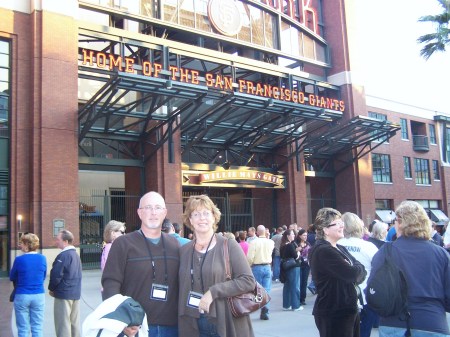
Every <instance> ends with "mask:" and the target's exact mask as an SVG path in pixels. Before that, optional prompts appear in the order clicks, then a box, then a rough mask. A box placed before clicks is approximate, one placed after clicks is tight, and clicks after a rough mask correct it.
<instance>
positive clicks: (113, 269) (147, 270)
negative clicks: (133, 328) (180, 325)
mask: <svg viewBox="0 0 450 337" xmlns="http://www.w3.org/2000/svg"><path fill="white" fill-rule="evenodd" d="M146 240H147V239H145V238H144V236H143V235H142V234H141V232H140V231H135V232H132V233H130V234H127V235H122V236H120V237H119V238H117V239H116V240H114V242H113V244H112V246H111V250H110V252H109V255H108V260H107V261H106V265H105V269H104V271H103V275H102V286H103V294H102V296H103V300H105V299H107V298H109V297H111V296H113V295H115V294H122V295H124V296H130V297H132V298H133V299H135V300H136V301H138V302H139V303H140V304H141V305H142V307H143V308H144V310H145V313H146V314H147V321H148V323H149V324H154V325H170V326H174V325H176V324H177V319H176V317H177V313H178V277H177V276H178V268H179V252H178V250H179V247H180V245H179V243H178V240H177V239H176V238H174V237H173V236H170V235H169V234H166V233H162V237H161V239H160V240H159V243H158V244H157V245H154V244H152V243H148V245H147V242H146ZM162 240H164V246H165V256H166V258H165V259H164V251H163V245H162V244H163V241H162ZM147 247H150V249H151V250H150V253H151V255H152V258H150V254H149V251H148V248H147ZM152 260H153V262H154V263H155V280H154V282H155V283H156V284H162V285H167V286H168V298H167V301H159V300H152V299H150V292H151V289H152V284H153V271H152ZM166 263H167V279H166V277H165V272H166V267H165V265H166Z"/></svg>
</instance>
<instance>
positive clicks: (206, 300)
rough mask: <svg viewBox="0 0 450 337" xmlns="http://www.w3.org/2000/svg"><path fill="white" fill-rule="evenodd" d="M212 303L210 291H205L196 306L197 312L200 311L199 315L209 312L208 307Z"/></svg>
mask: <svg viewBox="0 0 450 337" xmlns="http://www.w3.org/2000/svg"><path fill="white" fill-rule="evenodd" d="M212 302H213V298H212V295H211V291H209V290H208V291H207V292H206V293H205V294H204V295H203V296H202V298H201V299H200V303H199V305H198V310H199V311H200V313H201V314H203V313H205V312H206V313H208V312H209V306H210V305H211V303H212Z"/></svg>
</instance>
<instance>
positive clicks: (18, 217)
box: [17, 214, 23, 231]
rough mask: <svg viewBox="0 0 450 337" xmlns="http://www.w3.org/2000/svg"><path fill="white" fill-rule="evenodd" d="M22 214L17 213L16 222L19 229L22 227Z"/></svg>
mask: <svg viewBox="0 0 450 337" xmlns="http://www.w3.org/2000/svg"><path fill="white" fill-rule="evenodd" d="M22 219H23V217H22V214H18V215H17V224H18V225H19V231H20V230H21V229H22Z"/></svg>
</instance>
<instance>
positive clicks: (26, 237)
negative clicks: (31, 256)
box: [20, 233, 39, 252]
mask: <svg viewBox="0 0 450 337" xmlns="http://www.w3.org/2000/svg"><path fill="white" fill-rule="evenodd" d="M20 243H21V245H22V246H25V247H27V248H28V251H29V252H35V251H36V250H37V249H38V248H39V238H38V236H37V235H36V234H33V233H26V234H23V235H22V236H21V237H20Z"/></svg>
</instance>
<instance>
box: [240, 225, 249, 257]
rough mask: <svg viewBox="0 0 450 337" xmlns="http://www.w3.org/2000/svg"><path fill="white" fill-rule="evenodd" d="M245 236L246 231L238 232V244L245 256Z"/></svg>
mask: <svg viewBox="0 0 450 337" xmlns="http://www.w3.org/2000/svg"><path fill="white" fill-rule="evenodd" d="M246 238H247V232H246V231H240V232H239V246H241V248H242V250H243V251H244V254H245V256H247V253H248V242H247V241H246Z"/></svg>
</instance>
